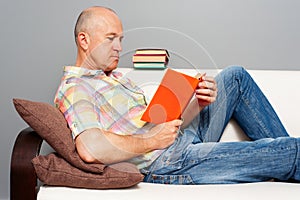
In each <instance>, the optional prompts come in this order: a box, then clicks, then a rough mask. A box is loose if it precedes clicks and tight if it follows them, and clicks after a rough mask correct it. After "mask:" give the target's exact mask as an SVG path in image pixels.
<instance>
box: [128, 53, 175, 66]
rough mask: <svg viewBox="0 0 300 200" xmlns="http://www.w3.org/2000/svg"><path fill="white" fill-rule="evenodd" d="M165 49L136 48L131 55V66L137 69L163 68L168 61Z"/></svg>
mask: <svg viewBox="0 0 300 200" xmlns="http://www.w3.org/2000/svg"><path fill="white" fill-rule="evenodd" d="M169 57H170V56H169V53H168V51H167V50H166V49H137V50H136V51H135V54H134V55H133V57H132V62H133V67H134V68H137V69H164V68H166V67H167V65H168V62H169Z"/></svg>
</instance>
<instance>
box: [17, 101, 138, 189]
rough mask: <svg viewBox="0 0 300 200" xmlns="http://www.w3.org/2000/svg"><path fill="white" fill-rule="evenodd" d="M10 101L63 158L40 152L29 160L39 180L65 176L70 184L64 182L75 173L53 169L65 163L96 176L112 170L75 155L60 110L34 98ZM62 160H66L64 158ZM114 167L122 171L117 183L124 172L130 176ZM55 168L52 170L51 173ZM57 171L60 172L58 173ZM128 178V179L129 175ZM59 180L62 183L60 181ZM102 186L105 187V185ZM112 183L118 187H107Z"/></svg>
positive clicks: (102, 175) (125, 174) (121, 180)
mask: <svg viewBox="0 0 300 200" xmlns="http://www.w3.org/2000/svg"><path fill="white" fill-rule="evenodd" d="M13 103H14V106H15V108H16V110H17V111H18V113H19V115H20V116H21V117H22V118H23V119H24V121H25V122H27V124H28V125H29V126H30V127H31V128H33V129H34V130H35V131H36V132H37V133H38V134H39V135H40V136H41V137H42V138H43V139H44V140H45V141H47V143H48V144H49V145H50V146H51V147H52V148H53V149H54V150H55V151H56V152H57V153H58V154H59V155H60V156H61V157H62V158H63V159H59V161H58V160H56V157H52V156H50V158H49V157H45V158H44V157H43V156H38V158H36V159H34V160H33V163H34V166H35V169H36V171H37V174H38V175H40V176H43V177H39V178H40V179H41V180H43V181H44V182H45V183H47V184H50V183H54V181H53V180H52V178H53V177H59V178H58V179H61V180H69V181H68V182H66V183H64V185H65V186H72V185H68V184H70V183H71V182H72V181H74V178H75V177H76V176H75V177H73V179H69V178H68V179H67V178H65V177H64V176H63V175H64V174H65V170H63V171H56V170H57V169H63V168H64V167H62V166H65V165H68V166H69V168H66V169H68V170H69V171H72V170H74V171H77V172H78V170H79V171H81V172H90V173H94V174H95V173H96V174H97V177H100V176H101V177H103V178H105V177H107V176H108V175H109V176H110V175H111V174H112V173H113V172H115V171H116V170H115V171H110V168H108V167H106V166H105V165H103V164H88V163H85V162H84V161H83V160H82V159H81V158H80V157H79V155H78V154H77V152H76V149H75V144H74V142H73V139H72V136H71V130H70V129H69V127H68V125H67V122H66V120H65V118H64V116H63V114H62V113H61V112H60V111H59V110H58V109H57V108H55V107H54V106H52V105H50V104H48V103H44V102H34V101H29V100H24V99H13ZM40 160H43V162H41V161H40ZM64 160H66V161H67V162H64ZM42 164H43V165H42ZM55 164H58V166H56V165H55ZM44 165H45V166H44ZM60 165H62V166H60ZM49 166H52V167H49ZM73 166H74V167H73ZM121 166H122V165H121ZM134 167H135V166H134ZM73 168H74V169H73ZM76 168H77V169H76ZM107 168H108V169H107ZM47 169H49V171H47ZM71 169H72V170H71ZM118 169H119V170H120V172H122V173H124V174H123V175H122V176H120V178H119V179H120V180H119V181H120V183H123V182H124V176H126V177H128V178H129V177H130V176H131V175H129V174H128V173H130V172H126V169H125V170H122V169H121V168H118ZM40 171H43V173H45V174H47V176H45V175H43V173H38V172H40ZM46 171H47V173H46ZM55 171H56V173H54V172H55ZM108 172H109V174H108V175H107V174H106V173H108ZM58 174H60V176H59V175H58ZM68 175H69V174H68ZM116 175H117V176H118V175H120V173H117V174H116ZM133 175H135V176H137V179H139V180H140V181H141V176H142V175H141V174H137V173H133ZM47 177H49V178H50V177H51V178H50V180H47ZM77 177H78V176H77ZM130 178H131V179H132V177H130ZM117 179H118V178H117V177H115V182H117ZM61 180H58V181H61ZM70 180H72V181H70ZM127 181H131V180H127ZM132 181H133V182H132V183H133V184H136V179H132ZM115 182H114V183H115ZM60 183H61V184H62V183H63V182H60ZM73 183H76V181H74V182H73ZM107 184H108V185H110V182H107ZM127 184H129V183H127ZM74 187H75V186H74ZM87 187H90V185H87ZM99 187H100V186H99ZM103 187H105V185H104V186H103ZM113 187H118V184H117V185H110V187H109V188H113Z"/></svg>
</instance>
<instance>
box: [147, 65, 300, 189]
mask: <svg viewBox="0 0 300 200" xmlns="http://www.w3.org/2000/svg"><path fill="white" fill-rule="evenodd" d="M216 81H217V83H218V89H219V92H218V97H217V100H216V102H214V103H213V104H211V105H210V106H207V107H206V108H205V109H204V110H203V111H202V112H201V113H200V114H199V116H198V117H196V118H195V119H194V120H193V121H192V123H191V124H190V125H189V126H188V127H187V128H185V129H184V130H182V132H183V134H181V135H179V137H178V138H177V139H176V141H175V142H174V143H173V144H172V145H171V146H170V147H169V148H167V149H166V150H165V151H164V152H163V153H162V154H161V156H160V157H159V158H158V159H156V160H155V161H154V162H153V163H152V164H151V165H150V166H149V167H148V168H147V169H143V170H142V173H144V174H145V178H144V181H145V182H151V183H166V184H216V183H245V182H258V181H266V180H270V179H278V180H282V181H286V180H295V181H299V180H300V156H299V149H300V139H298V138H292V137H289V136H288V133H287V132H286V130H285V128H284V126H283V125H282V123H281V122H280V120H279V118H278V116H277V114H276V113H275V111H274V110H273V108H272V106H271V105H270V103H269V101H268V100H267V98H266V97H265V96H264V94H263V93H262V92H261V90H260V89H259V87H258V86H257V85H256V83H255V82H254V81H253V79H252V78H251V77H250V75H249V74H248V73H247V72H246V70H244V69H243V68H242V67H228V68H226V69H224V70H223V71H222V72H221V73H220V74H218V75H217V77H216ZM231 118H234V119H235V120H236V121H237V122H238V124H239V125H240V127H241V128H242V129H243V131H244V132H245V133H246V134H247V135H248V137H249V138H250V139H251V140H252V141H243V142H219V140H220V138H221V136H222V133H223V131H224V129H225V127H226V125H227V123H228V121H229V120H230V119H231Z"/></svg>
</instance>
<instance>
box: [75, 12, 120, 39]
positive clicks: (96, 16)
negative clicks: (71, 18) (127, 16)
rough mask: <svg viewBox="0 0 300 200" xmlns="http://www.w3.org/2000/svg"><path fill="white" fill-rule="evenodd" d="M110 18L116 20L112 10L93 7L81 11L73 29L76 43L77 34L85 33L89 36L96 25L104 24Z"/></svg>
mask: <svg viewBox="0 0 300 200" xmlns="http://www.w3.org/2000/svg"><path fill="white" fill-rule="evenodd" d="M111 16H114V17H116V18H118V16H117V14H116V12H115V11H114V10H112V9H110V8H107V7H102V6H94V7H90V8H87V9H86V10H84V11H82V12H81V13H80V15H79V17H78V19H77V22H76V25H75V29H74V36H75V41H76V43H77V36H78V33H80V32H87V33H89V34H91V33H92V32H93V30H94V29H95V28H96V26H97V25H98V26H99V24H103V23H105V22H106V19H107V18H108V17H111Z"/></svg>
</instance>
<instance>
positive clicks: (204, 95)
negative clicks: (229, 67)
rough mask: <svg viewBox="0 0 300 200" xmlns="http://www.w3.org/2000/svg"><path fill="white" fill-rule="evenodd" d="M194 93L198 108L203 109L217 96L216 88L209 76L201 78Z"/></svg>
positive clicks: (213, 80) (214, 82)
mask: <svg viewBox="0 0 300 200" xmlns="http://www.w3.org/2000/svg"><path fill="white" fill-rule="evenodd" d="M195 92H196V98H197V99H198V104H199V106H200V107H202V108H203V107H205V106H208V105H209V104H211V103H213V102H214V101H215V100H216V98H217V94H218V88H217V83H216V81H215V79H214V78H213V77H210V76H204V77H202V81H200V82H199V84H198V88H197V89H196V91H195Z"/></svg>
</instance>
